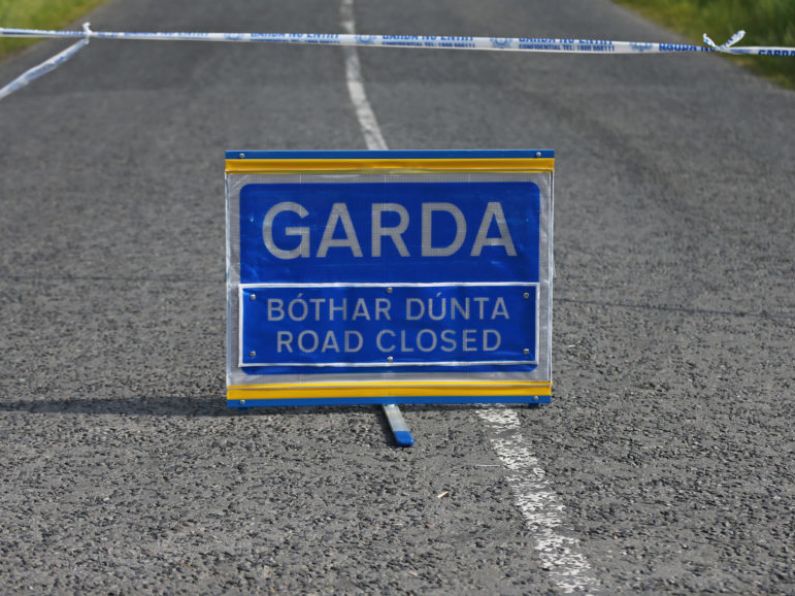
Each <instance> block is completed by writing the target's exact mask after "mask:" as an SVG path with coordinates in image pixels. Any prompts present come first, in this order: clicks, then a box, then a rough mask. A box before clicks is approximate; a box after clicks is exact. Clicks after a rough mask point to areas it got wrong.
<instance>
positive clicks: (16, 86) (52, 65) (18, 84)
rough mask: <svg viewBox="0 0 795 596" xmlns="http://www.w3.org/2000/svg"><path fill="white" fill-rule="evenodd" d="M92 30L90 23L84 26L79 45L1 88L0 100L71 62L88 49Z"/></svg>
mask: <svg viewBox="0 0 795 596" xmlns="http://www.w3.org/2000/svg"><path fill="white" fill-rule="evenodd" d="M90 31H91V29H90V28H89V25H88V23H85V24H84V25H83V32H84V37H83V38H82V39H80V41H78V42H77V43H74V44H72V45H70V46H69V47H68V48H66V49H65V50H63V51H62V52H59V53H57V54H55V56H53V57H52V58H48V59H47V60H45V61H44V62H42V63H41V64H38V65H36V66H34V67H33V68H31V69H29V70H26V71H25V72H23V73H22V74H21V75H19V76H18V77H17V78H15V79H14V80H13V81H11V82H10V83H8V84H7V85H5V86H3V87H0V100H2V99H4V98H5V97H8V96H9V95H11V94H12V93H14V92H15V91H19V90H20V89H22V87H25V86H26V85H29V84H30V83H31V82H33V81H35V80H36V79H38V78H39V77H42V76H44V75H46V74H47V73H48V72H51V71H53V70H55V69H56V68H58V67H59V66H60V65H61V64H63V63H64V62H67V61H68V60H71V59H72V57H73V56H74V55H75V54H77V52H79V51H80V50H82V49H83V48H84V47H86V46H87V45H88V43H89V41H90V39H89V38H88V36H86V35H85V33H89V32H90Z"/></svg>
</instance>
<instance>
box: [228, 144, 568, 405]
mask: <svg viewBox="0 0 795 596" xmlns="http://www.w3.org/2000/svg"><path fill="white" fill-rule="evenodd" d="M226 173H227V179H226V182H227V184H226V190H227V320H228V325H227V359H226V363H227V368H226V371H227V401H228V403H229V404H230V405H231V406H232V407H253V406H274V405H321V404H325V405H336V404H342V403H350V404H366V403H369V404H376V403H378V404H400V403H478V402H495V403H543V402H545V401H549V398H550V396H551V394H552V381H551V373H552V368H551V350H550V346H551V340H552V333H551V330H552V316H551V315H552V313H551V307H552V213H553V209H552V207H553V206H552V191H553V179H554V154H553V152H551V151H543V150H496V151H488V150H483V151H480V150H478V151H452V150H451V151H396V152H392V151H381V152H378V151H376V152H373V151H357V152H349V151H343V152H269V151H265V152H257V151H235V152H229V153H227V163H226Z"/></svg>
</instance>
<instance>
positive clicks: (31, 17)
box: [0, 0, 103, 59]
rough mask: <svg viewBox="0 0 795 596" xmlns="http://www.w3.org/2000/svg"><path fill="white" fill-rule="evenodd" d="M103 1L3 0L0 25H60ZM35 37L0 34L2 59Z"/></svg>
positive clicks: (55, 27) (1, 2)
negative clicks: (15, 36) (2, 35)
mask: <svg viewBox="0 0 795 596" xmlns="http://www.w3.org/2000/svg"><path fill="white" fill-rule="evenodd" d="M102 2H103V0H0V26H2V27H17V28H27V29H60V28H62V27H65V26H66V25H68V24H69V23H71V22H73V21H75V20H76V19H78V18H80V16H81V15H83V14H85V13H87V12H88V11H89V10H91V9H92V8H94V7H96V6H98V5H99V4H101V3H102ZM36 41H37V40H35V39H15V38H8V37H4V38H0V59H2V58H5V57H6V56H8V55H9V54H12V53H14V52H18V51H19V50H21V49H22V48H25V47H27V46H29V45H31V44H34V43H36Z"/></svg>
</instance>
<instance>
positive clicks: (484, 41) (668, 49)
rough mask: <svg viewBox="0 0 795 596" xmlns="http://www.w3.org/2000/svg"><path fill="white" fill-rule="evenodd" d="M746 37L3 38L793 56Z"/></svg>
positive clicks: (15, 32) (10, 32)
mask: <svg viewBox="0 0 795 596" xmlns="http://www.w3.org/2000/svg"><path fill="white" fill-rule="evenodd" d="M744 35H745V32H743V31H740V32H738V33H735V34H734V35H733V36H732V38H731V39H730V40H729V41H728V42H726V43H725V44H723V45H720V46H719V45H716V44H715V43H714V42H712V40H710V39H709V38H708V37H707V36H706V35H705V36H704V42H705V45H691V44H680V43H662V42H653V43H652V42H635V41H610V40H602V39H557V38H542V37H539V38H536V37H467V36H439V35H353V34H349V33H197V32H159V33H157V32H156V33H143V32H126V31H91V30H88V31H52V30H50V31H47V30H40V29H7V28H0V37H56V38H76V37H80V38H89V39H117V40H135V41H207V42H230V43H287V44H296V45H338V46H361V47H379V48H395V47H399V48H422V49H435V50H492V51H502V52H547V53H556V54H670V53H683V52H722V53H726V54H743V55H757V56H793V57H795V48H788V47H767V46H746V47H736V46H735V45H734V44H735V43H737V41H739V40H740V39H742V37H743V36H744Z"/></svg>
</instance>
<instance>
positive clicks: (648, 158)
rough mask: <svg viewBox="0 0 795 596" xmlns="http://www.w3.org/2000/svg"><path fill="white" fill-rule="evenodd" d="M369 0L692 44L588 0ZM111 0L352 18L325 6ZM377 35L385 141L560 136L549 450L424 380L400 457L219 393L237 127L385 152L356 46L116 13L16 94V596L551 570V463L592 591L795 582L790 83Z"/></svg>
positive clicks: (50, 46)
mask: <svg viewBox="0 0 795 596" xmlns="http://www.w3.org/2000/svg"><path fill="white" fill-rule="evenodd" d="M353 11H354V16H355V21H356V27H357V29H358V31H360V32H365V33H385V34H440V35H456V34H458V35H486V36H488V35H503V36H528V35H529V36H560V37H567V36H571V37H585V38H606V39H627V40H676V38H675V37H674V36H672V35H671V34H670V33H667V32H665V31H663V30H660V29H659V28H657V27H654V26H652V25H649V24H647V23H646V22H644V21H642V20H641V19H639V18H638V17H636V16H633V15H632V14H630V13H628V12H625V11H624V10H622V9H619V8H617V7H616V6H613V5H612V4H610V3H609V2H606V1H602V0H566V1H559V2H554V3H552V2H544V1H542V0H534V1H529V0H526V1H519V0H514V1H510V0H504V1H499V2H482V1H477V0H434V2H422V1H420V0H405V1H399V2H396V1H394V0H393V1H378V2H375V1H373V0H367V1H363V0H359V1H358V2H357V3H356V4H355V6H354V7H353ZM90 20H91V21H92V25H93V27H94V28H95V29H121V30H194V31H200V30H216V31H218V30H220V31H224V30H226V31H235V30H245V31H296V32H340V31H341V30H342V29H341V27H342V24H341V17H340V5H339V3H338V2H337V1H336V0H335V1H329V0H294V1H291V2H271V1H269V2H262V1H255V0H237V1H234V2H224V3H221V2H215V1H212V0H201V1H199V0H170V1H169V2H158V1H156V0H113V1H111V2H110V3H109V4H107V5H106V6H105V7H103V8H101V9H100V10H98V11H97V12H96V13H94V14H93V15H91V17H90ZM62 46H63V44H62V43H59V42H46V43H44V44H41V45H39V46H36V47H35V48H33V49H32V50H29V51H27V52H25V53H23V54H22V55H20V56H17V57H16V58H14V59H12V60H9V61H6V62H4V63H2V64H0V81H8V80H10V79H11V78H13V76H15V75H16V74H18V73H19V72H21V71H22V70H24V69H25V68H27V67H28V66H30V65H32V64H34V63H36V62H38V61H40V60H42V59H43V58H44V57H45V56H48V55H51V54H52V53H54V52H55V51H57V49H58V48H60V47H62ZM359 57H360V60H361V71H362V80H363V82H364V88H365V90H366V93H367V96H368V98H369V102H370V105H371V106H372V110H373V112H374V114H375V116H376V118H377V120H378V123H379V125H380V129H381V132H382V133H383V137H384V139H385V141H386V143H387V144H388V145H389V146H390V148H393V149H402V148H498V147H517V148H526V147H549V148H554V149H556V150H557V151H558V174H557V184H556V187H557V197H556V230H555V231H556V266H557V279H556V298H555V314H554V323H555V330H554V344H555V349H554V361H555V382H556V388H555V399H554V403H553V404H552V405H551V406H548V407H543V408H540V409H536V410H530V409H518V410H516V411H515V414H511V413H510V412H506V413H505V414H506V416H509V417H510V416H515V420H518V430H517V428H513V430H511V432H512V433H513V435H512V437H513V438H514V439H515V437H517V436H521V437H523V438H524V441H525V442H526V445H523V446H516V445H514V447H515V448H521V449H525V451H524V453H525V454H527V456H528V458H531V459H527V460H526V461H527V462H536V460H535V459H532V458H537V462H536V463H537V464H538V465H537V467H538V468H539V469H538V470H535V471H534V468H533V467H534V466H535V465H536V464H535V463H532V465H529V466H525V467H522V466H518V467H517V466H513V467H512V466H511V465H510V462H508V464H506V458H505V454H504V453H501V448H500V445H502V447H505V441H501V438H500V436H499V434H500V433H502V432H503V431H505V428H503V427H501V426H500V425H499V424H489V423H488V421H487V420H486V419H485V417H484V416H483V413H482V412H480V411H479V410H478V409H476V408H420V407H407V408H404V413H405V415H406V418H407V421H408V423H409V425H410V426H411V427H412V429H413V430H414V432H415V435H416V437H417V438H418V444H417V445H416V446H415V447H414V448H412V449H409V450H399V449H396V448H394V447H393V446H392V445H391V443H390V438H389V434H388V431H387V430H386V429H385V426H384V423H383V420H382V418H381V416H380V414H379V412H378V410H377V409H375V408H350V409H325V410H321V409H312V410H279V411H262V410H258V411H254V412H250V413H244V414H239V413H233V412H229V411H227V409H226V407H225V404H224V325H225V321H224V200H223V151H224V150H225V149H232V148H257V149H282V148H284V149H312V148H332V149H360V148H364V147H365V141H364V136H363V134H362V129H361V127H360V125H359V121H358V120H357V116H356V112H355V110H354V108H353V104H352V102H351V98H350V96H349V93H348V88H347V86H346V79H345V77H346V70H345V56H344V53H343V51H342V50H341V49H340V48H333V47H330V48H327V47H287V46H230V45H210V44H161V43H134V42H118V43H116V42H99V41H97V42H93V43H92V44H91V46H90V47H89V48H87V49H86V50H84V51H83V52H82V53H81V54H80V55H78V56H77V57H76V58H75V60H74V61H73V62H71V63H69V64H68V65H66V66H64V67H62V68H61V69H59V70H58V71H56V72H55V73H53V74H51V75H48V76H47V77H45V78H43V79H41V80H39V81H37V82H35V83H34V84H33V85H32V86H30V87H28V88H27V89H25V90H22V91H20V92H18V93H16V94H14V95H13V96H11V97H10V98H8V99H6V100H5V101H3V102H2V103H1V104H0V171H1V172H2V179H0V330H2V331H0V353H1V354H2V363H1V364H0V450H1V453H2V455H1V456H0V471H1V472H2V473H1V474H0V586H2V587H0V591H2V592H4V593H14V592H22V591H30V592H34V593H42V592H49V591H52V592H59V593H66V592H88V591H95V592H109V593H110V592H112V593H117V592H119V593H133V592H160V591H162V592H169V593H177V592H206V593H219V592H222V591H228V592H238V593H250V592H278V593H331V592H334V593H404V592H405V593H417V594H433V593H438V594H452V593H483V594H491V593H501V594H519V593H554V592H561V591H565V589H566V587H565V585H564V584H563V583H561V581H560V577H561V573H563V574H565V572H566V564H565V562H562V563H560V566H556V565H557V564H554V565H550V564H549V563H548V562H545V559H544V558H543V557H542V556H541V554H543V553H542V551H543V548H542V547H543V545H542V544H541V543H542V542H543V540H542V537H540V536H539V535H538V534H537V532H536V531H534V530H537V529H538V523H535V522H533V515H534V514H533V513H532V508H531V509H530V513H529V514H528V506H527V503H526V500H525V502H523V501H522V497H523V495H522V490H524V489H523V488H522V487H523V486H524V485H523V478H522V474H531V473H535V474H536V475H537V474H538V473H543V474H545V482H546V483H547V484H546V485H545V486H547V487H548V489H549V491H547V492H549V494H550V495H552V496H553V497H554V499H556V500H555V501H554V502H555V503H558V504H559V505H561V506H562V508H560V509H559V510H558V513H559V520H558V521H559V523H558V522H556V523H555V524H553V525H556V528H555V531H556V532H557V534H558V535H560V536H565V537H567V539H568V540H570V541H571V542H570V544H572V545H574V546H575V547H576V554H577V555H578V557H580V558H579V560H580V562H581V563H583V565H585V564H586V563H587V567H588V573H587V574H586V575H583V576H582V577H584V578H585V579H584V580H583V582H581V583H580V584H578V585H579V587H576V589H580V590H582V591H592V592H597V591H603V592H604V593H635V592H639V591H653V592H658V593H659V592H676V593H682V592H708V591H713V592H721V591H723V592H733V593H760V592H771V593H793V592H794V591H795V572H794V571H793V565H792V561H793V556H794V555H795V504H794V503H795V501H794V500H793V499H794V497H795V495H794V494H793V493H794V492H795V470H794V469H793V468H794V466H795V464H793V460H794V455H795V454H793V426H794V425H795V408H794V407H793V390H795V372H794V371H795V368H793V361H795V339H793V332H794V331H795V266H794V265H793V262H794V261H795V241H794V240H793V239H794V238H795V200H793V199H794V198H795V190H794V189H795V127H794V126H793V123H795V94H794V93H792V92H788V91H784V90H780V89H777V88H775V87H774V86H773V85H772V84H770V83H768V82H766V81H764V80H762V79H758V78H755V77H754V76H752V75H750V74H748V73H746V72H744V71H742V70H740V69H738V68H737V67H735V66H733V65H731V64H729V63H728V62H726V61H725V60H723V59H721V58H719V57H717V56H709V55H704V56H698V55H687V56H665V57H653V56H637V57H618V56H615V57H613V56H606V57H597V56H540V55H520V54H496V53H471V52H466V53H464V52H431V51H416V50H410V51H402V50H378V49H370V50H367V49H362V50H360V51H359ZM514 426H517V425H514ZM509 430H510V429H509ZM503 451H504V449H503ZM443 493H447V494H446V495H445V496H442V497H439V495H441V494H443ZM525 496H526V495H525ZM536 522H538V520H536ZM586 576H587V577H586Z"/></svg>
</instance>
